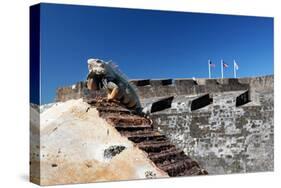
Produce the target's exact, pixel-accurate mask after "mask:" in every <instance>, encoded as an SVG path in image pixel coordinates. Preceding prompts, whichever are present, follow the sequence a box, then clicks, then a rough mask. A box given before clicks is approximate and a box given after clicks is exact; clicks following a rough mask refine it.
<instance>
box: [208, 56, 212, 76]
mask: <svg viewBox="0 0 281 188" xmlns="http://www.w3.org/2000/svg"><path fill="white" fill-rule="evenodd" d="M210 63H211V60H210V59H209V60H208V68H209V78H211V77H212V76H211V65H210Z"/></svg>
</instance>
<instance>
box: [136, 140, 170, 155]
mask: <svg viewBox="0 0 281 188" xmlns="http://www.w3.org/2000/svg"><path fill="white" fill-rule="evenodd" d="M137 146H138V147H139V148H140V149H142V150H144V151H146V152H160V151H161V150H163V149H167V148H171V147H174V145H173V144H171V142H170V141H168V140H163V141H154V140H151V141H145V142H141V143H138V144H137Z"/></svg>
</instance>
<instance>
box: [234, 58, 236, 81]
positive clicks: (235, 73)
mask: <svg viewBox="0 0 281 188" xmlns="http://www.w3.org/2000/svg"><path fill="white" fill-rule="evenodd" d="M233 71H234V78H236V62H235V59H234V60H233Z"/></svg>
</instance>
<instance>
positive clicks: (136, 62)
mask: <svg viewBox="0 0 281 188" xmlns="http://www.w3.org/2000/svg"><path fill="white" fill-rule="evenodd" d="M91 57H93V58H100V59H104V60H113V61H114V62H115V63H116V64H117V65H118V66H119V68H120V69H121V70H122V72H124V73H125V74H126V75H127V76H128V77H129V78H132V79H135V78H143V79H146V78H191V77H208V65H207V61H208V59H211V60H212V62H213V63H215V64H216V67H215V68H213V69H212V70H213V71H212V74H213V77H220V65H219V64H220V59H224V60H225V62H226V63H229V64H230V67H229V68H226V69H225V72H224V76H225V77H233V65H232V61H233V59H235V60H236V61H237V63H238V64H239V70H238V72H237V76H238V77H247V76H259V75H268V74H273V18H265V17H249V16H227V15H218V14H198V13H186V12H171V11H153V10H136V9H120V8H104V7H91V6H71V5H56V4H42V5H41V84H42V85H41V89H42V90H41V93H42V95H41V97H42V99H41V102H42V103H43V104H44V103H49V102H52V101H53V100H54V98H55V92H56V89H57V88H58V87H61V86H67V85H71V84H73V83H76V82H77V81H80V80H85V78H86V75H87V72H88V70H87V59H88V58H91Z"/></svg>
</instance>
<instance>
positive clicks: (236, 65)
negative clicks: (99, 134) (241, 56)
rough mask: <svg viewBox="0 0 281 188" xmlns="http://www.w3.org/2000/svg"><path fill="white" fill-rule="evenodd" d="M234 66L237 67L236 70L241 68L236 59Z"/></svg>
mask: <svg viewBox="0 0 281 188" xmlns="http://www.w3.org/2000/svg"><path fill="white" fill-rule="evenodd" d="M234 68H235V69H236V70H238V69H239V66H238V64H237V63H236V61H235V60H234Z"/></svg>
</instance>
